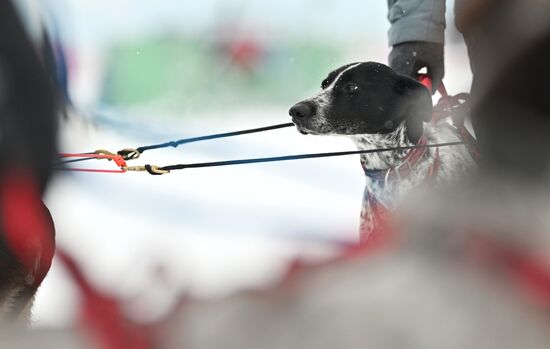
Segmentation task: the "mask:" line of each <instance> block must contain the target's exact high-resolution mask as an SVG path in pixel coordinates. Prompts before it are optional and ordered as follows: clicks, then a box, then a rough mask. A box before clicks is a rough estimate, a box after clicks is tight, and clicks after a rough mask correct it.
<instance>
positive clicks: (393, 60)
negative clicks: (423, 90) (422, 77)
mask: <svg viewBox="0 0 550 349" xmlns="http://www.w3.org/2000/svg"><path fill="white" fill-rule="evenodd" d="M389 63H390V68H392V69H393V70H395V71H396V72H397V73H399V74H403V75H407V76H410V77H411V78H416V77H417V75H418V71H419V70H420V69H422V68H424V67H426V68H427V70H428V76H429V77H430V78H431V79H432V84H433V87H432V93H435V91H437V88H438V87H439V85H440V84H441V80H442V79H443V76H444V75H445V67H444V63H443V44H435V43H431V42H421V41H413V42H404V43H402V44H398V45H395V46H393V48H392V50H391V52H390V57H389Z"/></svg>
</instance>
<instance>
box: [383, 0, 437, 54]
mask: <svg viewBox="0 0 550 349" xmlns="http://www.w3.org/2000/svg"><path fill="white" fill-rule="evenodd" d="M387 1H388V20H389V21H390V23H391V27H390V30H389V32H388V39H389V44H390V46H393V45H397V44H401V43H404V42H410V41H424V42H432V43H436V44H443V42H444V32H445V0H387Z"/></svg>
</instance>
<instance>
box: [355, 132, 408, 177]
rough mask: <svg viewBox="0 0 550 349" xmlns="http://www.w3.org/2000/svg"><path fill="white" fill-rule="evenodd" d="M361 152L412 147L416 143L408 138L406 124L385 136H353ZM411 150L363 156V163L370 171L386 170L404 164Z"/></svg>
mask: <svg viewBox="0 0 550 349" xmlns="http://www.w3.org/2000/svg"><path fill="white" fill-rule="evenodd" d="M352 140H353V142H354V143H355V145H356V146H357V148H358V149H359V150H370V149H384V148H395V147H406V146H412V145H414V143H413V142H412V141H411V140H410V139H409V137H408V136H407V128H406V126H405V124H404V123H403V124H401V125H400V126H399V127H398V128H397V129H395V130H394V131H393V132H390V133H385V134H362V135H354V136H352ZM408 152H409V150H398V151H385V152H379V153H369V154H361V162H362V163H363V164H364V166H365V168H366V169H368V170H385V169H389V168H391V167H393V166H397V165H399V164H401V163H402V161H403V158H404V157H405V156H406V155H407V153H408Z"/></svg>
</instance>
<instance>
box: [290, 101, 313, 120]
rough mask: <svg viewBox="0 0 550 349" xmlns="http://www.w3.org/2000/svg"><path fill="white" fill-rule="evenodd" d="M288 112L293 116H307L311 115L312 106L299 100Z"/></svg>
mask: <svg viewBox="0 0 550 349" xmlns="http://www.w3.org/2000/svg"><path fill="white" fill-rule="evenodd" d="M288 113H289V114H290V116H292V117H294V118H309V117H312V116H313V106H312V105H310V104H309V103H306V102H300V103H297V104H295V105H294V106H293V107H292V108H290V110H289V111H288Z"/></svg>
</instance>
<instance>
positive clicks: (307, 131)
mask: <svg viewBox="0 0 550 349" xmlns="http://www.w3.org/2000/svg"><path fill="white" fill-rule="evenodd" d="M296 129H297V130H298V132H300V133H301V134H303V135H315V136H319V135H326V134H330V132H328V128H326V127H321V128H319V129H317V128H314V127H307V126H304V125H300V124H297V123H296Z"/></svg>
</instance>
